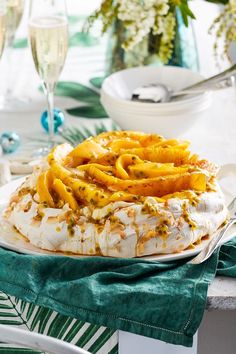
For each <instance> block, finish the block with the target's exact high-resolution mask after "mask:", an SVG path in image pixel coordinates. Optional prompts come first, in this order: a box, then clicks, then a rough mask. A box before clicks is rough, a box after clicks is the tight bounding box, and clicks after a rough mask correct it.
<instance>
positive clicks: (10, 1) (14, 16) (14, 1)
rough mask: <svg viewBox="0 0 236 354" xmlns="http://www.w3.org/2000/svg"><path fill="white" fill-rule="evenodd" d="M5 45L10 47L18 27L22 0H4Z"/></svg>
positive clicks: (22, 4)
mask: <svg viewBox="0 0 236 354" xmlns="http://www.w3.org/2000/svg"><path fill="white" fill-rule="evenodd" d="M6 1H7V10H6V28H7V33H6V46H7V47H9V48H11V47H12V45H13V42H14V39H15V33H16V30H17V28H18V27H19V24H20V21H21V18H22V15H23V10H24V0H6Z"/></svg>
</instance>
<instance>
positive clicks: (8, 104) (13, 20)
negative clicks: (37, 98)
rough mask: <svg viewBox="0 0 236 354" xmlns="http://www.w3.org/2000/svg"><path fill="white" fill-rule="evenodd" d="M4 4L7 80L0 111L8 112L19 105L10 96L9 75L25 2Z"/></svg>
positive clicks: (19, 0) (14, 0) (13, 0)
mask: <svg viewBox="0 0 236 354" xmlns="http://www.w3.org/2000/svg"><path fill="white" fill-rule="evenodd" d="M5 2H6V15H5V26H6V36H5V37H6V38H5V51H4V52H5V55H6V59H5V61H6V69H7V80H6V86H5V89H4V93H3V95H2V96H1V101H0V109H1V110H9V109H12V108H15V107H17V106H18V105H21V103H22V102H21V100H20V99H17V98H15V97H13V96H12V87H13V83H12V75H11V62H12V60H11V59H12V51H13V42H14V39H15V34H16V31H17V29H18V27H19V24H20V22H21V18H22V15H23V11H24V2H25V0H5Z"/></svg>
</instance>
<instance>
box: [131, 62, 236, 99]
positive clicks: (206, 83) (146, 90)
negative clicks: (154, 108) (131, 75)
mask: <svg viewBox="0 0 236 354" xmlns="http://www.w3.org/2000/svg"><path fill="white" fill-rule="evenodd" d="M235 74H236V64H234V65H232V66H231V67H230V68H228V69H226V70H224V71H222V72H221V73H219V74H217V75H214V76H211V77H209V78H208V79H204V80H201V81H199V82H197V83H196V84H193V85H191V86H187V87H185V88H183V89H181V90H179V91H174V90H172V89H171V88H170V87H168V86H166V85H165V84H160V83H156V84H150V85H146V86H141V87H138V88H136V89H135V90H134V91H133V94H132V100H134V101H140V102H153V103H166V102H169V101H171V100H173V99H174V98H178V97H180V96H183V95H190V94H191V95H196V94H200V93H203V92H206V91H209V90H219V89H222V88H226V87H230V86H232V85H233V84H234V76H233V75H235Z"/></svg>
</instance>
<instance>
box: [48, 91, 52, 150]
mask: <svg viewBox="0 0 236 354" xmlns="http://www.w3.org/2000/svg"><path fill="white" fill-rule="evenodd" d="M47 101H48V132H49V139H48V141H49V145H50V146H51V147H52V146H53V145H54V92H53V91H50V90H48V91H47Z"/></svg>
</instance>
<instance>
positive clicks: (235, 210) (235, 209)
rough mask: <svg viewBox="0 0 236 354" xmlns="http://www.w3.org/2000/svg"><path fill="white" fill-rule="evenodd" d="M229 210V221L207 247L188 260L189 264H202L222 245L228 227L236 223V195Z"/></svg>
mask: <svg viewBox="0 0 236 354" xmlns="http://www.w3.org/2000/svg"><path fill="white" fill-rule="evenodd" d="M228 210H229V213H230V219H229V220H228V221H227V223H226V224H225V225H224V226H223V227H222V228H221V229H220V230H219V231H218V232H217V233H216V234H215V236H213V238H212V239H211V241H210V242H209V243H208V244H207V246H206V247H205V248H203V250H202V251H201V252H200V253H199V254H198V255H197V256H196V257H194V258H193V259H191V261H189V262H187V263H188V264H200V263H203V262H204V261H206V260H207V259H208V258H209V257H210V256H211V255H212V253H213V252H214V251H215V249H216V248H217V247H218V246H219V245H220V241H221V240H222V239H223V237H224V236H225V234H226V232H227V231H228V229H229V228H230V227H231V226H232V225H234V224H236V197H235V198H234V199H233V200H232V202H231V203H230V204H229V206H228Z"/></svg>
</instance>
